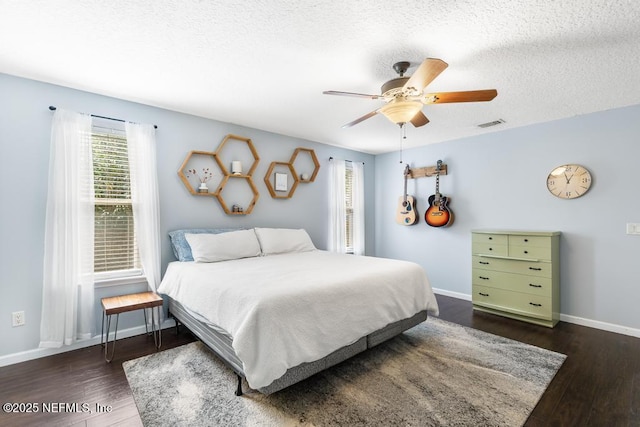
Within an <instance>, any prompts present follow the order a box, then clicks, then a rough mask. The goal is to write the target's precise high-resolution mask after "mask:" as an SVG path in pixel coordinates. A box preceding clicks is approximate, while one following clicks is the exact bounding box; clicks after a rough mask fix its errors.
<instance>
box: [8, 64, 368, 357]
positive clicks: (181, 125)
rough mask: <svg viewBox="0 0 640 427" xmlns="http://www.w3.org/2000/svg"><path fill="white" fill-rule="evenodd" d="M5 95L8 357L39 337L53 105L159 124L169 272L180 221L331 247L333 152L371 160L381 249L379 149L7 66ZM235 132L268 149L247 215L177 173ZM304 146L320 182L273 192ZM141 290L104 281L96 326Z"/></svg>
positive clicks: (132, 316) (132, 319)
mask: <svg viewBox="0 0 640 427" xmlns="http://www.w3.org/2000/svg"><path fill="white" fill-rule="evenodd" d="M0 93H1V94H2V96H1V97H0V203H1V204H2V208H1V209H0V236H2V242H3V244H2V245H1V246H0V247H1V249H0V251H1V252H0V292H1V295H2V297H1V298H0V343H1V344H0V356H2V355H7V354H14V353H17V352H22V351H27V350H32V349H35V348H37V346H38V342H39V327H40V310H41V302H42V295H41V294H42V262H43V246H44V222H45V206H46V198H47V175H48V164H49V144H50V130H51V117H52V112H51V111H49V109H48V106H49V105H55V106H57V107H62V108H67V109H70V110H75V111H80V112H87V113H94V114H98V115H103V116H108V117H116V118H123V119H127V120H130V121H134V122H141V123H153V124H156V125H158V130H157V133H156V138H157V156H158V179H159V187H160V204H161V206H160V210H161V232H162V234H163V236H165V237H164V240H163V246H162V260H163V271H164V269H165V268H166V264H167V263H168V262H169V261H170V260H172V259H173V256H172V254H171V249H170V247H169V240H168V237H167V232H168V231H169V230H172V229H176V228H184V227H221V226H222V227H253V226H266V227H296V228H298V227H301V228H305V229H307V230H308V231H309V234H310V235H311V238H312V239H313V241H314V243H315V244H316V246H317V247H319V248H321V249H324V248H326V245H327V241H326V229H327V217H328V215H327V197H328V180H327V179H328V174H327V171H328V159H329V157H330V156H333V157H336V158H344V159H349V160H354V161H363V162H365V178H366V184H365V192H366V195H365V197H366V211H367V217H366V230H367V235H366V242H367V253H368V254H373V250H374V234H373V230H374V209H373V207H374V205H373V202H374V200H373V194H374V182H375V181H374V173H375V172H374V171H375V158H374V156H371V155H367V154H363V153H358V152H354V151H350V150H344V149H339V148H336V147H332V146H329V145H325V144H320V143H317V142H311V141H306V140H301V139H296V138H290V137H286V136H282V135H276V134H273V133H269V132H264V131H260V130H257V129H249V128H244V127H241V126H236V125H232V124H228V123H221V122H217V121H214V120H208V119H203V118H199V117H194V116H190V115H186V114H181V113H177V112H172V111H168V110H163V109H159V108H154V107H150V106H145V105H141V104H136V103H132V102H126V101H123V100H118V99H114V98H109V97H105V96H100V95H96V94H91V93H87V92H82V91H77V90H72V89H68V88H64V87H60V86H54V85H49V84H45V83H40V82H36V81H32V80H27V79H21V78H17V77H13V76H8V75H5V74H0ZM320 120H321V118H320ZM229 133H232V134H236V135H239V136H242V137H247V138H251V139H252V140H253V143H254V145H255V147H256V149H257V151H258V154H259V156H260V163H259V166H258V168H257V170H256V171H255V173H254V182H255V185H256V187H257V188H258V191H259V192H260V198H259V199H258V202H257V204H256V206H255V209H254V210H253V213H252V214H251V215H247V216H228V215H226V214H224V212H223V211H222V209H221V208H220V206H219V204H218V202H217V201H216V200H215V199H213V198H208V197H197V196H192V195H191V194H190V193H189V192H188V191H187V190H186V188H185V187H184V186H183V184H182V182H181V181H180V179H179V177H178V175H177V171H178V168H179V167H180V166H181V164H182V162H183V160H184V159H185V157H186V156H187V154H188V152H189V151H190V150H205V151H215V149H216V147H217V146H218V144H219V143H220V142H221V141H222V140H223V138H224V137H225V135H227V134H229ZM296 147H306V148H312V149H314V150H315V153H316V155H317V157H318V159H319V161H320V163H321V167H320V172H319V174H318V176H317V178H316V180H315V182H314V183H311V184H304V185H302V184H301V185H299V186H298V189H297V190H296V192H295V194H294V195H293V198H292V199H290V200H276V199H272V198H271V197H270V195H269V192H268V191H267V188H266V186H265V183H264V181H263V178H264V175H265V173H266V171H267V169H268V167H269V164H270V163H271V162H272V161H285V162H286V161H288V160H289V158H290V157H291V155H292V153H293V151H294V149H295V148H296ZM227 202H229V200H227ZM229 205H230V203H229ZM142 290H144V286H140V285H128V286H123V287H110V288H101V289H98V290H97V291H96V326H97V327H99V326H100V325H99V322H100V318H101V317H100V315H101V311H100V304H99V299H100V298H101V297H104V296H110V295H114V294H121V293H128V292H135V291H142ZM19 310H24V311H25V318H26V325H25V326H22V327H18V328H12V327H11V313H12V312H13V311H19ZM141 324H142V319H141V314H140V313H139V312H138V313H126V314H125V315H123V317H122V318H121V320H120V328H121V329H122V328H127V327H131V326H134V325H141Z"/></svg>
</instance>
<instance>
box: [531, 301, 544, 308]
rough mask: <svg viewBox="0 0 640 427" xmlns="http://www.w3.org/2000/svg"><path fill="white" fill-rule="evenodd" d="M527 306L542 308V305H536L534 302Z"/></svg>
mask: <svg viewBox="0 0 640 427" xmlns="http://www.w3.org/2000/svg"><path fill="white" fill-rule="evenodd" d="M529 305H532V306H534V307H542V304H536V303H535V302H530V303H529Z"/></svg>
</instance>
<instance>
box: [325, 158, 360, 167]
mask: <svg viewBox="0 0 640 427" xmlns="http://www.w3.org/2000/svg"><path fill="white" fill-rule="evenodd" d="M333 159H334V158H333V156H331V157H329V160H333ZM336 160H338V159H336ZM344 161H345V162H351V163H356V162H354V161H353V160H347V159H345V160H344ZM357 163H362V164H363V165H364V162H357Z"/></svg>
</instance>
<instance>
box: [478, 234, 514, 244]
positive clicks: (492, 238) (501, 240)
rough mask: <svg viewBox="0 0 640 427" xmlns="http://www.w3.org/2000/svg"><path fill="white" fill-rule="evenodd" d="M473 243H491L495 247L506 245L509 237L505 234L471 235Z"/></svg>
mask: <svg viewBox="0 0 640 427" xmlns="http://www.w3.org/2000/svg"><path fill="white" fill-rule="evenodd" d="M471 240H472V241H473V243H493V244H496V245H506V244H508V243H509V236H507V235H506V234H488V233H473V234H472V235H471Z"/></svg>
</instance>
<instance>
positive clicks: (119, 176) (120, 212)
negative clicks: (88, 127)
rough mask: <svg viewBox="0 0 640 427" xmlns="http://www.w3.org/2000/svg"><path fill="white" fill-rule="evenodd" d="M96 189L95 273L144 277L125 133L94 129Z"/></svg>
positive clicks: (101, 275) (105, 276)
mask: <svg viewBox="0 0 640 427" xmlns="http://www.w3.org/2000/svg"><path fill="white" fill-rule="evenodd" d="M92 138H93V176H94V189H95V229H94V232H95V244H94V245H95V254H94V271H95V272H96V273H104V274H100V275H99V276H98V278H114V277H123V276H134V275H139V274H141V265H140V259H139V256H138V247H137V244H136V236H135V230H134V226H133V209H132V206H131V183H130V180H129V160H128V155H127V139H126V137H125V135H124V132H122V133H120V132H118V131H115V130H111V129H109V130H105V129H102V128H98V127H95V126H94V129H93V134H92Z"/></svg>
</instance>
